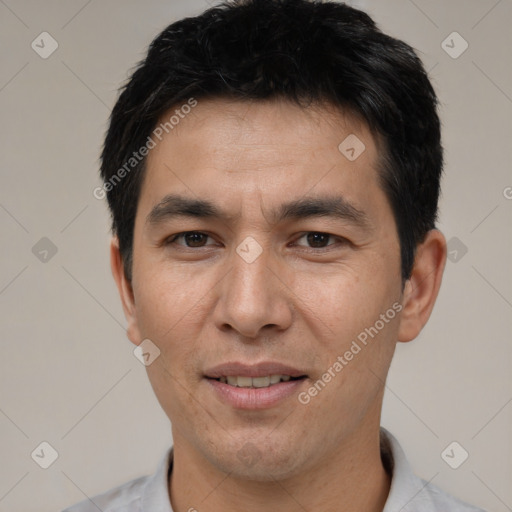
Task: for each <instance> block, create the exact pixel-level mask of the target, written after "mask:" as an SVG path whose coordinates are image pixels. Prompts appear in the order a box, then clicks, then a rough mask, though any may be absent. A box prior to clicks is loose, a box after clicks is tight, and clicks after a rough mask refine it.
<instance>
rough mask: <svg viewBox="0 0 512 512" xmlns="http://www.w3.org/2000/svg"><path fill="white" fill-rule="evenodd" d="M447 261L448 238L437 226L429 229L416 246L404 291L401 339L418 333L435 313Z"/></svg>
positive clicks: (415, 335)
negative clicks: (412, 264)
mask: <svg viewBox="0 0 512 512" xmlns="http://www.w3.org/2000/svg"><path fill="white" fill-rule="evenodd" d="M445 263H446V240H445V238H444V236H443V234H442V233H441V232H440V231H438V230H437V229H432V230H431V231H429V232H428V233H427V235H426V237H425V240H424V241H423V242H422V243H421V244H420V245H418V247H417V248H416V256H415V258H414V266H413V269H412V273H411V277H410V278H409V279H408V280H407V281H406V283H405V288H404V292H403V301H402V305H403V310H402V313H401V317H400V327H399V330H398V341H402V342H406V341H411V340H413V339H414V338H416V337H417V336H418V334H419V333H420V331H421V329H423V326H424V325H425V324H426V323H427V320H428V319H429V317H430V314H431V313H432V309H433V308H434V304H435V302H436V299H437V294H438V292H439V288H440V287H441V280H442V277H443V271H444V267H445Z"/></svg>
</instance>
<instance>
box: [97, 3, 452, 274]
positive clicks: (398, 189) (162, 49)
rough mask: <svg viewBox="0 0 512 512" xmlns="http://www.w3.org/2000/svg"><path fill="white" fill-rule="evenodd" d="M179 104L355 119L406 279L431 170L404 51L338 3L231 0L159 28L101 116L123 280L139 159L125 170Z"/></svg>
mask: <svg viewBox="0 0 512 512" xmlns="http://www.w3.org/2000/svg"><path fill="white" fill-rule="evenodd" d="M190 98H194V99H196V98H229V99H234V100H242V101H243V100H265V99H273V98H283V99H286V100H289V101H291V102H294V103H296V104H298V105H300V106H302V107H306V106H307V105H309V104H311V103H312V102H318V103H322V102H325V103H329V104H332V105H334V106H336V107H339V108H340V109H341V110H343V111H346V112H351V113H353V114H355V115H356V116H358V117H360V118H362V119H363V120H364V121H365V123H366V124H367V125H368V127H369V129H370V130H371V131H372V133H373V134H374V135H375V136H376V140H378V141H381V144H380V147H379V149H380V152H381V161H380V162H379V179H380V185H381V187H382V189H383V191H384V192H385V194H386V196H387V198H388V200H389V202H390V205H391V208H392V211H393V214H394V218H395V222H396V226H397V232H398V237H399V240H400V249H401V269H402V278H403V280H404V281H405V280H406V279H408V278H409V277H410V274H411V270H412V266H413V263H414V256H415V251H416V247H417V245H418V244H419V243H421V242H422V241H423V239H424V237H425V235H426V233H427V232H428V231H429V230H431V229H433V228H435V222H436V219H437V209H438V198H439V191H440V178H441V174H442V166H443V152H442V147H441V134H440V122H439V117H438V115H437V98H436V95H435V92H434V90H433V88H432V85H431V83H430V81H429V79H428V76H427V73H426V72H425V69H424V67H423V65H422V63H421V61H420V59H419V58H418V56H417V55H416V53H415V51H414V50H413V49H412V48H411V47H410V46H409V45H407V44H405V43H404V42H402V41H399V40H397V39H394V38H392V37H390V36H388V35H386V34H383V33H382V32H381V31H380V30H379V29H378V28H377V26H376V25H375V23H374V22H373V20H372V19H371V18H370V17H369V16H368V15H367V14H365V13H364V12H362V11H359V10H357V9H354V8H352V7H349V6H347V5H345V4H342V3H336V2H321V1H316V0H235V1H227V2H224V3H222V4H220V5H218V6H216V7H214V8H211V9H208V10H207V11H205V12H204V13H203V14H201V15H199V16H196V17H191V18H185V19H182V20H180V21H177V22H175V23H173V24H171V25H169V26H168V27H167V28H166V29H165V30H164V31H163V32H162V33H161V34H160V35H158V36H157V37H156V38H155V39H154V41H153V42H152V43H151V45H150V47H149V50H148V54H147V57H146V58H145V60H143V61H142V62H141V63H140V64H139V65H138V67H137V68H136V70H135V71H134V73H133V74H132V76H131V78H130V79H129V80H128V82H127V83H126V84H125V85H124V87H123V89H122V92H121V94H120V96H119V99H118V101H117V103H116V105H115V107H114V109H113V111H112V114H111V117H110V126H109V128H108V131H107V134H106V138H105V144H104V147H103V151H102V155H101V160H102V162H101V176H102V178H103V180H104V186H105V185H107V184H110V186H108V187H106V188H105V191H106V192H107V199H108V203H109V207H110V210H111V213H112V219H113V221H112V229H113V232H114V234H115V235H117V237H118V238H119V245H120V252H121V256H122V258H123V262H124V270H125V274H126V276H127V278H128V279H131V266H132V251H133V231H134V223H135V215H136V212H137V203H138V199H139V195H140V190H141V183H142V177H143V174H144V171H145V161H146V158H140V156H139V157H138V159H137V160H136V161H135V160H133V161H132V163H133V169H127V167H126V162H127V161H129V160H130V158H133V155H134V153H135V152H136V151H137V150H138V149H139V148H141V147H143V146H144V145H145V144H146V143H147V141H148V140H149V139H148V136H150V135H151V133H152V131H153V130H154V129H155V127H156V126H157V123H158V122H159V120H160V119H161V117H162V116H163V115H164V114H165V113H166V112H168V111H169V110H170V109H171V108H172V107H175V106H177V105H179V104H180V103H186V102H187V101H188V100H190ZM340 142H341V141H340ZM123 166H124V169H125V172H123V173H121V172H120V170H121V169H122V168H123ZM120 174H122V176H123V179H118V180H117V181H116V182H113V181H112V180H113V178H120Z"/></svg>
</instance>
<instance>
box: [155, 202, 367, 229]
mask: <svg viewBox="0 0 512 512" xmlns="http://www.w3.org/2000/svg"><path fill="white" fill-rule="evenodd" d="M270 215H271V219H272V221H273V222H276V223H279V222H283V221H285V220H298V219H307V218H312V217H332V218H335V219H341V220H345V221H348V222H350V223H351V224H354V225H357V226H359V227H361V228H368V227H369V225H370V221H369V218H368V216H367V215H366V213H365V212H363V211H362V210H360V209H358V208H356V207H355V206H354V205H352V204H351V203H349V202H348V201H347V200H346V199H345V198H343V197H342V196H327V197H305V198H300V199H297V200H294V201H290V202H288V203H284V204H282V205H280V206H279V207H278V208H277V209H273V210H272V211H271V212H270ZM175 217H193V218H201V219H208V218H210V219H216V220H224V221H227V220H228V219H230V218H232V216H231V215H229V214H227V213H225V212H223V211H222V210H221V209H220V208H219V207H218V206H216V205H215V204H214V203H212V202H211V201H208V200H205V199H192V198H188V197H185V196H180V195H176V194H170V195H167V196H165V197H164V198H163V199H162V200H161V201H160V202H158V203H157V204H156V205H155V206H154V207H153V208H152V210H151V212H150V213H149V215H148V216H147V218H146V222H147V223H148V224H150V225H153V226H155V225H158V224H161V223H163V222H166V221H169V220H171V219H173V218H175Z"/></svg>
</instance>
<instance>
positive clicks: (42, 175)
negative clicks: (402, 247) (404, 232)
mask: <svg viewBox="0 0 512 512" xmlns="http://www.w3.org/2000/svg"><path fill="white" fill-rule="evenodd" d="M353 3H354V4H357V5H359V6H361V7H362V8H364V9H366V10H367V11H368V12H369V13H370V14H371V15H372V16H374V18H375V20H376V21H377V22H378V23H379V24H380V26H381V27H382V28H383V29H384V30H385V31H388V32H389V33H391V34H392V35H395V36H397V37H399V38H402V39H404V40H406V41H407V42H408V43H410V44H411V45H412V46H414V47H415V48H416V49H417V50H418V51H419V52H420V53H421V56H422V58H423V60H424V62H425V65H426V68H427V69H428V70H430V74H431V77H432V80H433V82H434V84H435V87H436V89H437V91H438V93H439V97H440V100H441V103H442V107H441V115H442V120H443V124H444V145H445V148H446V176H445V179H444V194H443V199H442V204H441V223H440V227H441V229H442V230H443V231H444V233H445V234H446V237H447V238H448V239H450V240H451V242H450V250H451V253H452V254H451V258H452V259H453V260H454V261H449V262H448V264H447V268H446V273H445V278H444V283H443V287H442V290H441V294H440V298H439V301H438V304H437V306H436V309H435V311H434V314H433V317H432V319H431V321H430V323H429V324H428V326H427V327H426V328H425V330H424V331H423V332H422V334H421V335H420V337H419V338H418V339H417V340H416V341H414V342H413V343H409V344H400V345H399V347H398V350H397V354H396V359H395V360H394V363H393V365H392V369H391V373H390V377H389V381H388V390H387V395H386V398H385V404H384V412H383V424H384V425H385V426H386V427H387V428H389V429H390V430H391V431H392V432H393V433H394V434H395V435H396V436H397V437H398V439H399V440H400V441H401V443H402V444H403V446H404V448H405V450H406V452H407V454H408V456H409V459H410V461H411V463H412V465H413V467H414V468H415V470H416V472H417V473H418V474H420V475H421V476H422V477H423V478H425V479H426V480H431V481H432V482H433V483H435V484H437V485H439V486H441V487H442V488H444V489H446V490H448V491H450V492H452V493H453V494H455V495H457V496H459V497H461V498H463V499H465V500H467V501H470V502H473V503H475V504H478V505H480V506H482V507H485V508H487V509H488V510H491V511H497V512H502V511H506V510H512V489H511V486H510V482H511V476H512V446H511V444H512V442H511V435H510V432H511V431H512V403H511V402H512V385H511V377H510V375H511V363H512V361H511V359H512V358H511V355H512V347H511V344H510V332H511V318H512V315H511V312H512V273H511V271H510V261H511V259H512V258H511V257H512V230H511V229H510V225H511V218H512V200H511V199H510V198H511V197H512V188H510V187H512V175H511V172H510V162H511V161H512V159H511V134H512V129H511V128H512V126H511V124H512V122H511V119H512V116H511V113H512V76H511V55H510V53H511V52H510V49H511V48H512V36H511V30H510V27H511V25H512V2H511V1H510V0H501V1H497V0H472V1H467V0H464V1H463V0H453V1H446V0H424V1H423V0H415V1H414V2H413V1H412V0H381V1H377V0H373V1H372V0H367V1H361V2H353ZM207 5H208V4H207V2H205V1H203V0H194V1H190V0H189V1H184V0H183V1H180V0H178V1H176V0H173V1H158V0H152V1H145V2H142V1H139V2H136V1H134V0H130V1H121V0H110V1H109V2H101V1H99V0H91V1H86V0H76V1H75V0H74V1H66V2H64V1H44V2H43V1H36V0H33V1H29V0H18V1H15V0H0V52H1V56H2V65H1V66H0V108H1V112H2V115H1V126H2V127H1V129H2V137H1V151H0V160H1V164H0V172H1V183H2V185H1V188H0V229H1V233H2V251H1V254H0V260H1V270H0V308H1V339H0V343H1V358H0V393H1V394H0V453H1V461H2V463H1V465H0V511H2V512H3V511H5V512H7V511H8V512H17V511H23V512H31V511H36V510H37V511H38V512H45V511H48V512H50V511H55V510H60V509H62V508H63V507H64V506H66V505H69V504H71V503H74V502H76V501H79V500H82V499H84V498H85V496H92V495H94V494H96V493H98V492H100V491H104V490H106V489H107V488H110V487H112V486H114V485H117V484H120V483H122V482H124V481H126V480H128V479H131V478H134V477H136V476H139V475H142V474H145V473H151V472H153V470H154V469H155V467H156V464H157V461H158V460H159V459H160V457H161V456H162V453H163V451H164V449H165V448H167V447H168V446H169V444H170V443H171V438H170V426H169V422H168V420H167V417H166V416H165V415H164V413H163V412H162V411H161V409H160V407H159V405H158V403H157V401H156V399H155V398H154V396H153V393H152V390H151V388H150V385H149V383H148V380H147V377H146V374H145V369H144V366H143V365H142V364H141V363H139V361H138V360H137V359H136V358H135V357H134V355H133V348H134V347H133V345H132V344H131V343H130V342H129V341H128V340H127V339H126V336H125V332H124V331H125V329H124V326H125V321H124V318H123V314H122V310H121V306H120V303H119V300H118V296H117V292H116V289H115V287H114V283H113V281H112V278H111V275H110V269H109V264H108V242H109V220H108V214H107V211H106V206H105V204H104V203H103V202H101V201H98V200H96V199H95V198H94V197H93V194H92V191H93V189H94V188H95V187H96V186H98V184H99V180H98V178H97V168H98V155H99V150H100V146H101V143H102V137H103V134H104V130H105V128H106V121H107V118H108V115H109V110H110V109H111V107H112V106H113V104H114V101H115V99H116V89H117V87H118V86H119V85H120V84H121V83H122V82H123V81H124V80H125V78H126V76H127V72H128V70H129V69H131V68H132V67H133V66H134V64H135V63H136V62H137V61H138V60H140V59H141V58H142V57H143V55H144V51H145V49H146V47H147V45H148V44H149V42H150V41H151V39H152V38H153V37H154V36H155V35H156V34H157V33H158V32H159V31H160V30H161V29H163V28H164V27H165V26H166V25H167V24H169V23H171V22H172V21H174V20H176V19H179V18H180V17H183V16H186V15H194V14H198V13H199V12H201V11H202V10H203V9H204V8H205V7H207ZM43 31H47V32H49V33H50V34H51V36H52V37H53V38H54V39H55V40H56V41H57V42H58V45H59V46H58V49H57V50H56V51H55V52H54V53H53V54H52V55H51V56H50V57H48V58H47V59H43V58H41V57H40V56H39V55H38V54H37V53H36V52H35V51H34V50H33V49H32V48H31V43H32V41H34V40H35V41H36V43H37V42H38V41H39V45H40V46H41V43H40V38H38V36H39V34H41V33H42V32H43ZM454 31H456V32H458V33H459V34H460V35H461V36H462V37H463V38H464V40H466V41H467V43H468V44H469V47H468V49H467V50H466V51H465V52H464V53H463V54H462V55H460V56H459V57H458V58H452V57H451V56H450V55H448V53H447V52H446V51H445V50H444V49H443V48H442V46H441V44H442V42H443V41H444V40H445V39H446V38H447V36H449V35H450V34H451V33H452V32H454ZM446 44H448V45H449V46H453V48H452V49H451V52H452V53H453V52H454V51H458V50H460V49H461V48H462V46H461V45H462V44H463V42H462V41H461V40H460V39H453V36H452V37H451V39H450V38H448V40H447V43H445V45H446ZM45 48H46V50H48V48H49V40H46V43H45ZM41 50H42V49H41ZM507 187H508V188H507ZM507 197H508V199H507ZM43 237H47V238H48V239H49V240H51V242H52V243H53V244H54V246H55V247H56V249H57V252H56V254H54V255H52V252H51V250H50V251H49V252H48V253H44V250H45V248H46V250H48V246H47V245H45V244H48V242H47V241H43V242H39V243H40V245H36V244H37V243H38V241H39V240H40V239H41V238H43ZM454 237H455V238H454ZM41 244H42V245H41ZM35 245H36V249H34V251H33V247H34V246H35ZM465 248H467V252H466V253H465V250H466V249H465ZM34 252H35V254H34ZM45 258H46V261H41V259H43V260H44V259H45ZM42 441H47V442H48V443H50V444H51V445H52V446H53V447H54V449H55V450H56V451H57V452H58V454H59V456H58V458H57V460H56V461H55V462H54V463H53V464H52V465H51V466H50V467H49V468H48V469H46V470H44V469H42V468H40V467H39V465H37V464H36V462H35V461H34V460H33V459H32V458H31V453H32V452H33V451H34V449H36V448H37V447H38V446H39V445H40V443H41V442H42ZM452 441H457V442H458V443H459V444H460V445H461V446H462V447H463V448H464V449H465V450H466V451H467V452H468V453H469V458H468V459H467V460H466V461H465V462H464V463H463V464H462V465H461V466H460V467H459V468H458V469H452V468H451V467H449V466H448V465H447V464H446V463H445V461H444V460H443V459H442V457H441V453H442V452H443V450H444V449H445V448H446V447H447V446H448V445H449V444H450V443H451V442H452ZM457 450H460V449H459V448H457ZM457 450H455V452H453V453H454V458H455V459H456V458H457V457H460V453H462V452H460V451H457ZM39 453H40V452H39ZM48 453H49V452H48V450H47V451H46V454H45V456H47V454H48ZM34 458H35V459H37V457H34ZM40 460H41V459H40Z"/></svg>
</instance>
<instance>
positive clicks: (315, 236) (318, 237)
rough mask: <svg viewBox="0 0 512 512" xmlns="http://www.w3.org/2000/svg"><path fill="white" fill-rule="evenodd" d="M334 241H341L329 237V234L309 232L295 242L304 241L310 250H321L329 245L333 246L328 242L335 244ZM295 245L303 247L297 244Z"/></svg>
mask: <svg viewBox="0 0 512 512" xmlns="http://www.w3.org/2000/svg"><path fill="white" fill-rule="evenodd" d="M336 239H338V240H341V241H343V239H342V238H340V237H335V236H334V235H330V234H329V233H321V232H319V231H310V232H309V233H304V234H303V235H302V236H301V237H300V238H299V239H297V242H299V241H300V240H305V241H306V243H307V244H308V246H309V247H310V248H312V249H323V248H325V247H328V246H330V245H334V243H329V240H331V241H333V242H336ZM297 245H303V244H301V243H298V244H297Z"/></svg>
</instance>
